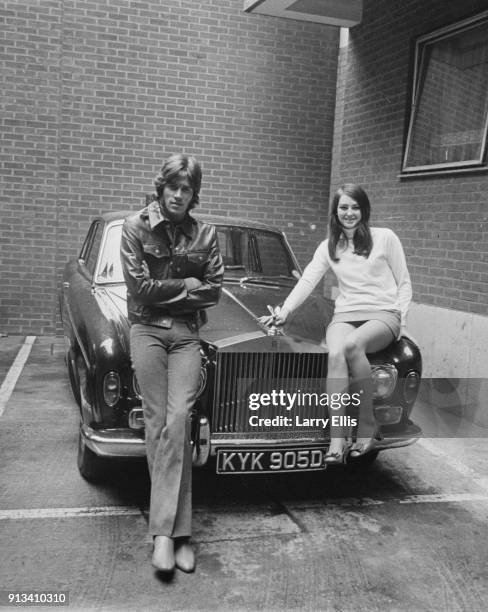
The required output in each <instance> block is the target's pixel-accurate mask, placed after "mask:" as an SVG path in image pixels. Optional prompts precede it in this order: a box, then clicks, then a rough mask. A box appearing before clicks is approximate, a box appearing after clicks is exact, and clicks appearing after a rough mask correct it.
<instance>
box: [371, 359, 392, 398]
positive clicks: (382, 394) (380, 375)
mask: <svg viewBox="0 0 488 612" xmlns="http://www.w3.org/2000/svg"><path fill="white" fill-rule="evenodd" d="M371 378H372V380H373V397H374V398H375V399H385V398H386V397H389V396H390V395H391V394H392V393H393V390H394V389H395V385H396V381H397V378H398V372H397V369H396V368H395V366H392V365H389V364H385V365H378V366H373V367H372V368H371Z"/></svg>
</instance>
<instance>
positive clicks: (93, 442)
mask: <svg viewBox="0 0 488 612" xmlns="http://www.w3.org/2000/svg"><path fill="white" fill-rule="evenodd" d="M80 431H81V435H82V436H83V438H84V441H85V444H86V445H87V447H88V448H89V449H90V450H91V451H93V452H94V453H95V454H96V455H99V456H100V457H113V458H117V457H118V458H124V457H125V458H131V457H145V456H146V444H145V441H144V438H142V437H141V436H140V434H139V433H137V432H135V431H134V430H132V429H100V430H95V429H92V428H91V427H89V426H88V425H82V426H81V430H80ZM241 436H242V434H241ZM421 436H422V430H421V429H420V427H418V426H417V425H415V424H414V423H409V425H408V426H407V427H406V428H405V429H404V430H403V431H402V432H400V433H399V434H398V435H392V436H388V437H384V438H382V439H381V440H375V443H374V447H373V448H374V450H379V451H382V450H387V449H389V448H400V447H402V446H409V445H410V444H414V443H415V442H417V440H418V439H419V438H420V437H421ZM321 443H322V440H320V439H319V438H317V437H310V438H303V437H302V438H293V437H286V438H285V437H275V438H272V439H271V438H263V437H260V438H251V437H250V436H243V437H236V436H235V435H234V436H232V435H223V434H216V435H213V436H212V435H211V433H210V427H209V424H208V421H207V419H205V418H201V419H200V422H199V427H198V430H197V432H196V440H195V441H194V442H193V465H195V466H202V465H205V464H206V463H207V461H208V458H209V456H215V455H216V453H217V449H218V448H227V449H229V448H235V449H239V448H240V447H242V448H250V447H253V448H256V450H259V448H264V447H266V448H270V447H274V446H275V447H277V448H285V447H287V446H294V447H295V448H296V446H297V445H304V446H309V445H310V444H312V445H320V444H321Z"/></svg>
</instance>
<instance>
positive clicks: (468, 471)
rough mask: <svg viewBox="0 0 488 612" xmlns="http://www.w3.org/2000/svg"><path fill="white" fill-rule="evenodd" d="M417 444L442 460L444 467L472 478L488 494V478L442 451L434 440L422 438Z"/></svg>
mask: <svg viewBox="0 0 488 612" xmlns="http://www.w3.org/2000/svg"><path fill="white" fill-rule="evenodd" d="M417 444H419V445H420V446H422V447H423V448H425V450H427V451H429V453H431V454H432V455H434V456H435V457H438V458H440V459H441V460H442V464H443V465H445V466H448V467H450V468H451V469H452V470H454V471H456V472H457V473H458V474H460V475H461V476H464V477H465V478H470V479H471V480H472V482H473V483H474V484H476V485H477V486H478V487H480V489H483V491H486V492H487V493H488V478H487V477H486V476H482V475H481V474H480V473H479V472H476V471H475V470H473V469H472V468H470V467H469V466H468V465H466V464H465V463H463V462H462V461H460V460H459V459H455V458H454V457H453V456H452V454H451V453H448V452H446V451H444V450H442V449H441V448H440V447H439V446H438V445H437V444H435V443H434V442H432V440H427V439H425V438H421V439H420V440H419V441H418V442H417Z"/></svg>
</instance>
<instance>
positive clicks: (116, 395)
mask: <svg viewBox="0 0 488 612" xmlns="http://www.w3.org/2000/svg"><path fill="white" fill-rule="evenodd" d="M103 399H104V401H105V403H106V404H107V406H110V408H113V406H115V404H116V403H117V402H118V401H119V399H120V376H119V375H118V373H117V372H113V371H112V372H109V373H108V374H105V376H104V379H103Z"/></svg>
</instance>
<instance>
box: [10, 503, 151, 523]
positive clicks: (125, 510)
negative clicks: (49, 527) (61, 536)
mask: <svg viewBox="0 0 488 612" xmlns="http://www.w3.org/2000/svg"><path fill="white" fill-rule="evenodd" d="M137 514H139V515H142V511H141V509H140V508H138V507H137V506H95V507H89V506H86V507H81V508H25V509H14V510H0V520H12V519H47V518H56V519H59V518H83V517H87V516H89V517H94V516H134V515H137Z"/></svg>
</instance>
